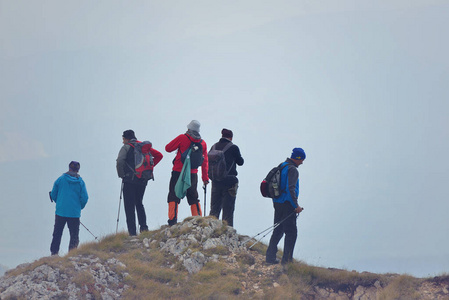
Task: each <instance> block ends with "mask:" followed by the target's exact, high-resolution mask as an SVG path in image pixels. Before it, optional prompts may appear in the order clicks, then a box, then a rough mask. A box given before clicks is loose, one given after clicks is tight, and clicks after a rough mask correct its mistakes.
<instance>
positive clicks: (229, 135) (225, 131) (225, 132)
mask: <svg viewBox="0 0 449 300" xmlns="http://www.w3.org/2000/svg"><path fill="white" fill-rule="evenodd" d="M221 136H222V137H224V138H231V139H232V136H233V134H232V131H231V130H229V129H226V128H223V130H222V131H221Z"/></svg>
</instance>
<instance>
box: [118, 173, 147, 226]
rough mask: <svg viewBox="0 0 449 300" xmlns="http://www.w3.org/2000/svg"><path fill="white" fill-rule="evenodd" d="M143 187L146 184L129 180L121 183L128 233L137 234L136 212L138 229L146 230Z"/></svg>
mask: <svg viewBox="0 0 449 300" xmlns="http://www.w3.org/2000/svg"><path fill="white" fill-rule="evenodd" d="M145 188H146V185H141V184H134V183H131V182H125V183H124V184H123V205H124V206H125V214H126V225H127V226H128V233H129V235H137V228H136V212H137V220H138V222H139V225H140V231H141V232H142V231H145V230H148V226H147V215H146V214H145V208H144V206H143V195H144V194H145Z"/></svg>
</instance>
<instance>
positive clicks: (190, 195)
mask: <svg viewBox="0 0 449 300" xmlns="http://www.w3.org/2000/svg"><path fill="white" fill-rule="evenodd" d="M190 184H191V185H190V187H189V188H188V189H187V194H186V196H187V202H188V203H189V205H190V211H191V212H192V216H202V215H203V213H202V211H201V204H200V200H199V199H198V190H197V186H198V174H195V173H192V174H191V175H190Z"/></svg>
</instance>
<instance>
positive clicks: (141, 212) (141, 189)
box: [135, 185, 148, 232]
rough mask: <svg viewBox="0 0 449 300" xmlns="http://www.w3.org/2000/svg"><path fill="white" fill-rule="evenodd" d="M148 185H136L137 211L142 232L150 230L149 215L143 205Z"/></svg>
mask: <svg viewBox="0 0 449 300" xmlns="http://www.w3.org/2000/svg"><path fill="white" fill-rule="evenodd" d="M145 188H146V185H136V198H135V199H136V211H137V220H138V221H139V225H140V232H142V231H148V225H147V215H146V213H145V207H144V206H143V196H144V194H145Z"/></svg>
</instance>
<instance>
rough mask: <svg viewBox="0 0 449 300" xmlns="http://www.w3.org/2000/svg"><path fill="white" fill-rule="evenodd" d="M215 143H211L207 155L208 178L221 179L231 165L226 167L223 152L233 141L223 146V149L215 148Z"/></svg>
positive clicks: (224, 176)
mask: <svg viewBox="0 0 449 300" xmlns="http://www.w3.org/2000/svg"><path fill="white" fill-rule="evenodd" d="M216 145H217V144H215V145H213V146H212V148H211V149H210V151H209V153H207V157H208V158H209V173H208V174H209V178H210V179H212V180H213V181H223V180H224V179H225V178H226V176H227V175H228V173H229V171H230V170H231V168H232V166H233V165H234V164H232V165H231V167H229V169H228V168H227V165H226V157H225V152H226V150H228V149H229V148H230V147H231V146H232V145H234V144H233V143H231V142H229V143H227V144H226V146H225V147H224V148H223V150H217V149H216Z"/></svg>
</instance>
